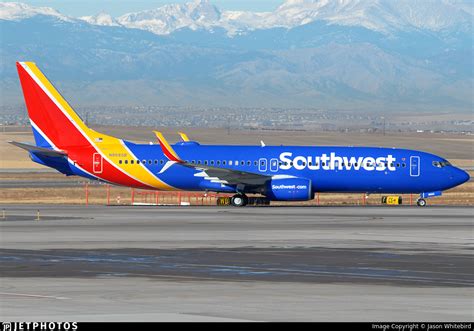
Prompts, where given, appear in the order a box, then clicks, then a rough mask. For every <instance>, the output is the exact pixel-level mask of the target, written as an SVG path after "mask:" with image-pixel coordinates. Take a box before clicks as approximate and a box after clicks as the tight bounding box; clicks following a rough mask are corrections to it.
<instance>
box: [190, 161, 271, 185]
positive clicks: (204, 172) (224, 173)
mask: <svg viewBox="0 0 474 331" xmlns="http://www.w3.org/2000/svg"><path fill="white" fill-rule="evenodd" d="M181 165H183V166H185V167H189V168H194V169H196V170H201V172H198V173H197V174H195V175H194V176H198V177H203V178H204V179H207V180H210V181H213V182H219V183H222V184H229V185H239V184H243V185H245V186H260V185H263V184H265V182H266V181H268V180H269V179H271V178H272V177H271V176H267V175H261V174H255V173H251V172H246V171H240V170H233V169H226V168H217V167H208V166H205V165H201V164H199V165H197V164H191V163H186V162H184V163H181Z"/></svg>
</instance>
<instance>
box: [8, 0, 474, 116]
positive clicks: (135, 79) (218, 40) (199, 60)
mask: <svg viewBox="0 0 474 331" xmlns="http://www.w3.org/2000/svg"><path fill="white" fill-rule="evenodd" d="M473 22H474V3H473V2H472V1H464V0H398V1H392V0H287V1H285V2H284V3H282V4H281V5H280V6H279V7H278V8H276V9H275V10H274V11H272V12H244V11H223V10H220V9H219V8H217V7H216V6H215V5H213V4H212V3H211V2H209V1H207V0H199V1H194V2H189V3H186V4H170V5H165V6H162V7H160V8H156V9H150V10H147V11H141V12H135V13H129V14H125V15H122V16H120V17H112V16H110V15H108V14H107V13H100V14H97V15H94V16H87V17H78V18H76V17H70V16H67V15H64V14H61V13H60V12H58V11H56V10H54V9H52V8H46V7H32V6H29V5H26V4H22V3H10V2H2V3H0V32H1V45H0V46H1V47H0V55H1V56H0V58H1V62H0V75H1V78H0V87H1V91H2V92H1V97H2V98H1V99H2V104H3V105H13V104H19V103H21V94H20V90H19V86H18V82H17V78H16V72H15V66H14V63H15V61H17V60H28V61H34V62H36V63H37V64H38V65H39V66H40V68H43V69H44V71H45V72H46V74H48V76H49V77H50V78H51V80H53V81H54V82H56V83H57V85H58V86H59V88H60V89H61V90H63V91H64V94H66V96H67V99H72V103H73V104H74V103H76V104H85V105H131V104H138V105H151V104H155V105H179V106H189V105H199V106H234V107H235V106H240V107H254V106H258V107H305V108H327V109H346V110H367V111H434V110H435V111H461V112H466V111H472V110H473V104H474V99H473V83H474V77H473V72H474V68H473V67H474V64H473Z"/></svg>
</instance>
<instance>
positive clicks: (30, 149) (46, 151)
mask: <svg viewBox="0 0 474 331" xmlns="http://www.w3.org/2000/svg"><path fill="white" fill-rule="evenodd" d="M8 143H9V144H12V145H14V146H16V147H20V148H23V149H24V150H27V151H28V152H35V154H41V155H44V156H51V157H62V156H67V153H66V152H63V151H55V150H52V149H49V148H44V147H38V146H35V145H31V144H27V143H19V142H17V141H9V142H8Z"/></svg>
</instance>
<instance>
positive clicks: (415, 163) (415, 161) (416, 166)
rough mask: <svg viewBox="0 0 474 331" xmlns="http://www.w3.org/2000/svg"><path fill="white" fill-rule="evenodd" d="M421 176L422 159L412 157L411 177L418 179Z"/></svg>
mask: <svg viewBox="0 0 474 331" xmlns="http://www.w3.org/2000/svg"><path fill="white" fill-rule="evenodd" d="M419 175H420V157H419V156H411V157H410V176H412V177H418V176H419Z"/></svg>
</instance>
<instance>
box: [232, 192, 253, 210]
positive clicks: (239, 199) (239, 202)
mask: <svg viewBox="0 0 474 331" xmlns="http://www.w3.org/2000/svg"><path fill="white" fill-rule="evenodd" d="M248 202H249V198H247V196H246V195H245V194H236V195H234V196H233V197H232V198H231V199H230V204H231V205H232V206H234V207H243V206H245V205H247V203H248Z"/></svg>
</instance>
